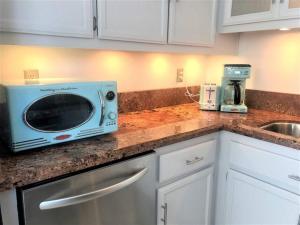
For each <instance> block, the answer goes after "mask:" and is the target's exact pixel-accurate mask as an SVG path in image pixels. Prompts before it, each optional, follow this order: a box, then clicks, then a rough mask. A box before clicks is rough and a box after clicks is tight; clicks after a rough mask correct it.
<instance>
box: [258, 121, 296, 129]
mask: <svg viewBox="0 0 300 225" xmlns="http://www.w3.org/2000/svg"><path fill="white" fill-rule="evenodd" d="M277 124H278V125H279V124H283V125H299V126H300V121H276V122H275V121H274V122H269V123H265V124H264V125H261V126H260V128H262V129H264V128H266V127H269V126H272V125H277Z"/></svg>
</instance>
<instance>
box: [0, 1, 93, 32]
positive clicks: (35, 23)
mask: <svg viewBox="0 0 300 225" xmlns="http://www.w3.org/2000/svg"><path fill="white" fill-rule="evenodd" d="M0 30H1V31H8V32H20V33H31V34H47V35H57V36H71V37H87V38H91V37H93V8H92V0H1V1H0Z"/></svg>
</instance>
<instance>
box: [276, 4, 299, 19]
mask: <svg viewBox="0 0 300 225" xmlns="http://www.w3.org/2000/svg"><path fill="white" fill-rule="evenodd" d="M280 18H282V19H285V18H286V19H288V18H300V0H280ZM299 25H300V20H299Z"/></svg>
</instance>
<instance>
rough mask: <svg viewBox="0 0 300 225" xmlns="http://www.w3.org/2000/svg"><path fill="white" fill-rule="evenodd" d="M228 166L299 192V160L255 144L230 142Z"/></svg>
mask: <svg viewBox="0 0 300 225" xmlns="http://www.w3.org/2000/svg"><path fill="white" fill-rule="evenodd" d="M229 160H230V167H231V168H232V169H234V170H237V171H241V172H243V173H246V174H249V175H251V176H254V177H257V178H259V179H261V180H264V181H266V182H268V183H271V184H273V185H275V186H279V187H282V188H284V189H287V190H289V191H291V192H293V193H296V194H300V161H297V160H295V159H291V158H288V157H284V156H281V155H277V154H274V153H271V152H268V151H266V150H263V149H259V148H257V147H255V146H250V145H246V144H242V143H238V142H231V143H230V159H229Z"/></svg>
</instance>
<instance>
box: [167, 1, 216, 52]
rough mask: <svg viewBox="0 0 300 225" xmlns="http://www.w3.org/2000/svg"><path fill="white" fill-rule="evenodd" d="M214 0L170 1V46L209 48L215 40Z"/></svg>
mask: <svg viewBox="0 0 300 225" xmlns="http://www.w3.org/2000/svg"><path fill="white" fill-rule="evenodd" d="M215 18H216V0H170V11H169V40H168V43H170V44H182V45H193V46H211V45H213V43H214V40H215V26H216V24H215V21H216V19H215Z"/></svg>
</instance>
